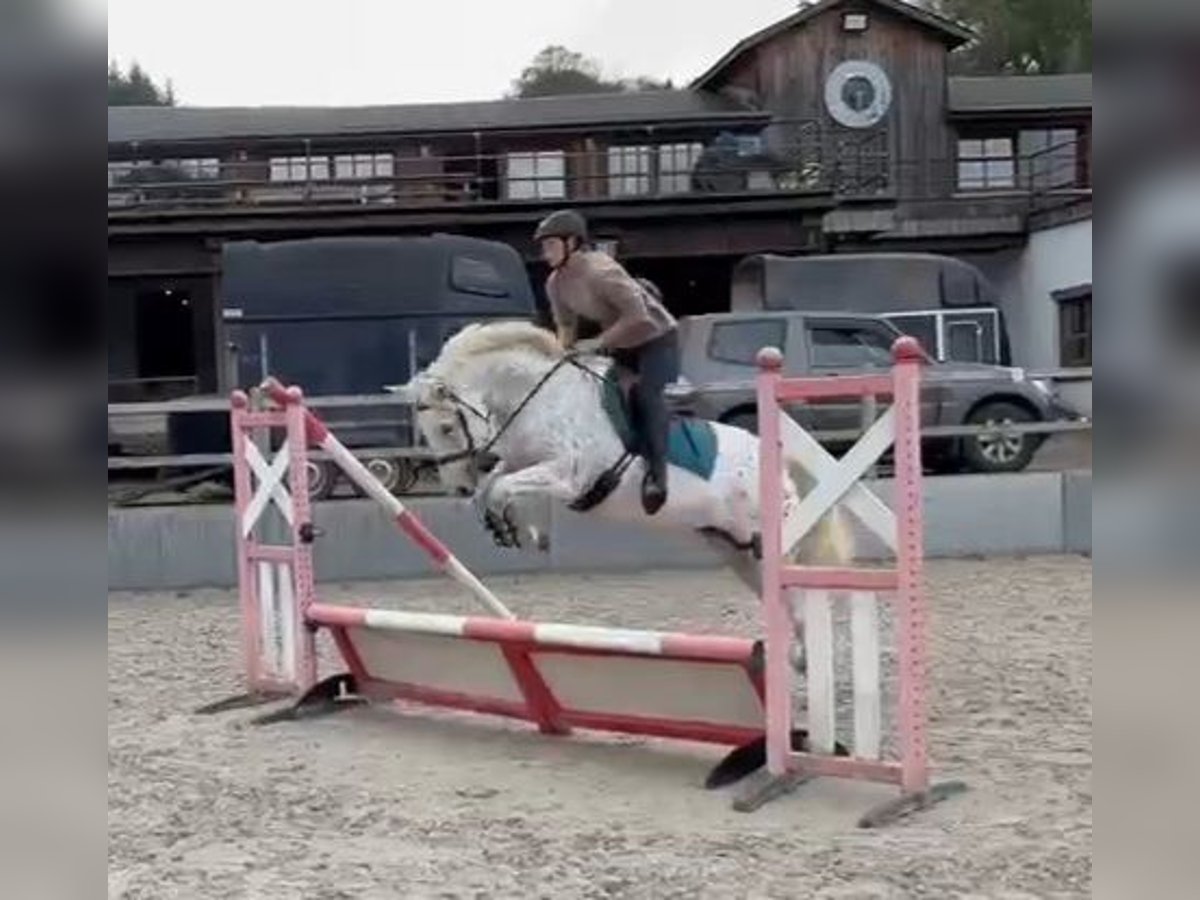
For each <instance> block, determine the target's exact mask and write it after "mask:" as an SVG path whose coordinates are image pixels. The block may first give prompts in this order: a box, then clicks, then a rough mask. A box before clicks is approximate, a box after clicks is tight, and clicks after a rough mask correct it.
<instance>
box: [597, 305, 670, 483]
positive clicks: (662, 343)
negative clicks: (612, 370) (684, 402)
mask: <svg viewBox="0 0 1200 900" xmlns="http://www.w3.org/2000/svg"><path fill="white" fill-rule="evenodd" d="M613 358H614V359H616V361H617V363H618V364H620V365H621V366H624V367H625V368H627V369H629V370H631V371H633V372H636V373H637V375H638V383H637V387H636V388H635V389H634V392H633V412H634V415H635V416H636V417H637V432H638V436H639V438H640V440H641V443H642V452H643V455H644V456H645V457H646V462H647V466H648V467H649V469H650V472H651V473H652V474H653V476H654V478H655V480H656V481H658V483H659V484H661V485H663V486H664V487H665V486H666V483H667V430H668V427H669V425H670V416H669V415H668V412H667V399H666V396H665V393H664V392H665V389H666V386H667V385H668V384H670V383H671V382H672V381H674V380H675V379H677V378H678V377H679V334H678V332H677V331H676V330H675V329H671V330H670V331H668V332H667V333H666V334H663V335H660V336H659V337H657V338H654V339H653V340H651V341H647V342H646V343H645V344H642V345H641V346H640V347H634V348H631V349H629V350H618V351H615V352H614V353H613Z"/></svg>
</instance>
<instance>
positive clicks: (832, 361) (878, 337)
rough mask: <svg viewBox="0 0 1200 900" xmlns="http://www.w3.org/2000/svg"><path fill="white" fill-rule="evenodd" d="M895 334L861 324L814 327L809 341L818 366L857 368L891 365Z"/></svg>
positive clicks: (811, 328)
mask: <svg viewBox="0 0 1200 900" xmlns="http://www.w3.org/2000/svg"><path fill="white" fill-rule="evenodd" d="M894 340H895V338H894V337H893V336H891V335H889V334H887V333H886V332H883V331H879V330H876V329H874V328H869V327H863V326H861V325H820V326H816V327H810V329H809V345H810V346H811V348H812V365H813V367H814V368H838V369H855V368H861V367H863V366H890V365H891V364H892V343H893V342H894Z"/></svg>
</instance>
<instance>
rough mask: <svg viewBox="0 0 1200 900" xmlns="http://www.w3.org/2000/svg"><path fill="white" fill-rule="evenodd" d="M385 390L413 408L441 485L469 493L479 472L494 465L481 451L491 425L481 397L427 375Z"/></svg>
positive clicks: (488, 438)
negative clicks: (431, 453)
mask: <svg viewBox="0 0 1200 900" xmlns="http://www.w3.org/2000/svg"><path fill="white" fill-rule="evenodd" d="M387 390H388V391H390V392H391V393H394V394H400V395H402V396H403V397H404V398H405V400H406V401H407V402H409V403H411V404H412V405H413V407H414V408H415V410H416V426H417V430H418V431H419V432H420V433H421V436H422V437H423V438H424V439H425V443H426V444H427V445H428V446H429V449H430V450H431V451H432V452H433V455H434V462H435V463H437V467H438V477H439V478H440V479H441V482H442V484H444V485H445V486H446V487H447V488H449V489H450V490H452V491H455V492H457V493H459V494H469V493H472V492H473V491H474V490H475V488H476V486H477V485H478V483H479V478H480V475H481V474H485V473H486V472H488V471H490V470H491V469H492V467H494V466H495V464H496V459H495V457H494V456H492V455H491V454H489V453H486V452H484V447H485V446H486V445H487V443H488V441H490V440H491V438H492V433H493V428H492V422H491V418H490V416H489V414H488V411H487V409H486V407H485V406H484V403H483V398H482V397H478V396H474V395H473V394H472V393H471V392H470V391H469V390H467V389H464V388H452V387H451V386H449V385H448V384H446V383H445V382H443V381H441V380H439V379H436V378H431V377H429V376H427V375H418V376H417V377H416V378H414V379H413V380H412V381H410V382H408V383H407V384H404V385H399V386H389V387H388V388H387Z"/></svg>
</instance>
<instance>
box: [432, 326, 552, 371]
mask: <svg viewBox="0 0 1200 900" xmlns="http://www.w3.org/2000/svg"><path fill="white" fill-rule="evenodd" d="M507 350H525V351H528V352H530V353H532V354H534V355H535V356H541V357H544V358H545V359H546V360H547V361H548V362H556V361H558V360H559V359H561V358H562V355H563V350H562V345H561V344H559V342H558V338H557V337H555V336H554V335H553V334H551V333H550V332H549V331H547V330H546V329H545V328H541V327H539V326H537V325H535V324H533V323H532V322H525V321H508V322H483V323H480V322H475V323H472V324H470V325H468V326H466V327H465V328H463V329H462V330H461V331H459V332H458V333H457V334H455V335H454V336H452V337H451V338H450V339H449V340H447V341H446V343H445V344H443V345H442V352H441V353H439V354H438V357H437V359H436V360H435V361H434V362H433V364H432V365H430V367H429V374H430V375H433V376H435V377H441V378H444V379H446V380H448V381H452V380H453V377H452V376H453V375H454V374H455V373H456V372H457V371H459V370H460V369H461V368H462V367H463V366H465V365H466V364H467V363H468V362H470V361H471V360H474V359H477V358H478V357H480V356H485V355H487V354H490V353H499V352H503V351H507Z"/></svg>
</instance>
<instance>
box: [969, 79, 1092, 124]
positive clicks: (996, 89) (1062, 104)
mask: <svg viewBox="0 0 1200 900" xmlns="http://www.w3.org/2000/svg"><path fill="white" fill-rule="evenodd" d="M948 94H949V97H948V99H947V106H948V108H949V110H950V114H951V115H954V114H956V113H957V114H960V115H962V114H969V113H992V114H995V113H1006V112H1011V113H1019V112H1050V111H1055V110H1070V109H1079V110H1090V109H1091V108H1092V76H1091V73H1090V72H1084V73H1081V74H1078V75H988V76H979V77H974V76H972V77H960V78H951V79H949V85H948Z"/></svg>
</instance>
